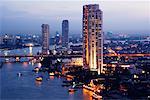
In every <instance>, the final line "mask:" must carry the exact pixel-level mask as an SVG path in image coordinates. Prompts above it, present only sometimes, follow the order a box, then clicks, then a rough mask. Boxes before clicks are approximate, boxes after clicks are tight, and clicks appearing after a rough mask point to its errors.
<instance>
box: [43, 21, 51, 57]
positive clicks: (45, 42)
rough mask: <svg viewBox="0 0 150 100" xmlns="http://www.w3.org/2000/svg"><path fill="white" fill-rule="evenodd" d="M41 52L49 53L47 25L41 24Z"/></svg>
mask: <svg viewBox="0 0 150 100" xmlns="http://www.w3.org/2000/svg"><path fill="white" fill-rule="evenodd" d="M41 27H42V40H43V41H42V54H44V55H47V54H49V25H48V24H42V26H41Z"/></svg>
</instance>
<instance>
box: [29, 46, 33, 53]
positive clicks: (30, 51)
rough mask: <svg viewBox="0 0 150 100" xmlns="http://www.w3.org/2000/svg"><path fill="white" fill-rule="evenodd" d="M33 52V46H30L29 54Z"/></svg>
mask: <svg viewBox="0 0 150 100" xmlns="http://www.w3.org/2000/svg"><path fill="white" fill-rule="evenodd" d="M32 54H33V53H32V47H31V46H30V47H29V55H32Z"/></svg>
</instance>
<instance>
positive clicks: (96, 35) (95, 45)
mask: <svg viewBox="0 0 150 100" xmlns="http://www.w3.org/2000/svg"><path fill="white" fill-rule="evenodd" d="M82 21H83V27H82V28H83V30H82V31H83V66H84V68H85V69H90V70H91V71H97V72H98V73H99V74H100V73H102V72H103V31H102V11H101V10H100V9H99V5H98V4H90V5H84V6H83V19H82Z"/></svg>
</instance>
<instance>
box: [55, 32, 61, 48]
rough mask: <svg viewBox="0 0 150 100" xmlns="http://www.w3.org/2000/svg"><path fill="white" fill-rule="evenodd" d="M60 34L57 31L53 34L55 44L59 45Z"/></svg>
mask: <svg viewBox="0 0 150 100" xmlns="http://www.w3.org/2000/svg"><path fill="white" fill-rule="evenodd" d="M60 42H61V40H60V34H59V33H58V32H56V35H55V44H56V45H60Z"/></svg>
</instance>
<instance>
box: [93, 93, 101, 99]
mask: <svg viewBox="0 0 150 100" xmlns="http://www.w3.org/2000/svg"><path fill="white" fill-rule="evenodd" d="M92 98H93V99H96V100H101V99H102V96H100V95H98V94H96V93H93V95H92Z"/></svg>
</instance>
